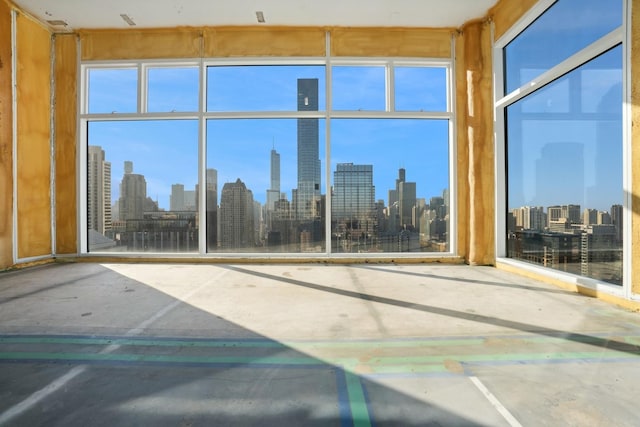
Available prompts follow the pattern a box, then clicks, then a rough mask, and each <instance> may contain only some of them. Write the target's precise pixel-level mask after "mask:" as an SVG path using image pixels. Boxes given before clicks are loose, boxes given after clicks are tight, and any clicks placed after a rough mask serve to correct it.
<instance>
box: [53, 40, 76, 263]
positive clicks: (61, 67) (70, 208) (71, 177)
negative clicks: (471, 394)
mask: <svg viewBox="0 0 640 427" xmlns="http://www.w3.org/2000/svg"><path fill="white" fill-rule="evenodd" d="M77 62H78V39H77V36H76V35H74V34H56V35H55V68H54V78H55V82H56V84H55V100H56V103H55V105H54V112H53V114H54V123H55V165H56V170H55V195H54V197H55V200H56V204H55V207H56V215H55V219H56V227H55V229H56V236H55V239H56V240H55V243H56V245H55V247H56V254H76V253H78V247H77V246H78V237H77V230H78V226H77V210H78V206H77V200H78V198H77V186H76V175H77V173H78V171H77V168H76V165H77V162H76V151H77V150H76V141H77V136H76V129H77V126H76V120H77V114H78V108H77V103H78V102H77V100H78V97H77V87H78V84H77V82H78V76H77V73H78V63H77Z"/></svg>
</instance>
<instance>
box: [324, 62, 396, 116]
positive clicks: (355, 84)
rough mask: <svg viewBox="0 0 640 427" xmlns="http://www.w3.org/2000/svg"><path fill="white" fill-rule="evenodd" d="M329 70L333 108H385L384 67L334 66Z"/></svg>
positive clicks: (376, 109)
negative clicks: (331, 81)
mask: <svg viewBox="0 0 640 427" xmlns="http://www.w3.org/2000/svg"><path fill="white" fill-rule="evenodd" d="M331 70H332V71H331V72H332V79H333V92H332V96H333V109H334V110H349V111H384V110H385V109H386V96H387V95H386V89H385V87H386V86H385V74H386V70H385V67H364V66H362V67H356V66H354V67H347V66H335V67H333V68H332V69H331Z"/></svg>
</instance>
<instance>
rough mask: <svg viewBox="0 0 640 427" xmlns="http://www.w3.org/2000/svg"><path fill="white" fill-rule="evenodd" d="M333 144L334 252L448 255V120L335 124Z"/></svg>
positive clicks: (390, 120) (363, 120) (334, 122)
mask: <svg viewBox="0 0 640 427" xmlns="http://www.w3.org/2000/svg"><path fill="white" fill-rule="evenodd" d="M331 141H332V142H331V171H332V176H333V182H332V188H333V192H332V204H331V214H332V216H331V240H332V243H331V245H332V248H331V249H332V253H343V252H349V253H356V252H447V251H449V224H450V223H449V206H450V200H449V123H448V121H447V120H401V119H335V120H332V122H331ZM391 147H393V148H391Z"/></svg>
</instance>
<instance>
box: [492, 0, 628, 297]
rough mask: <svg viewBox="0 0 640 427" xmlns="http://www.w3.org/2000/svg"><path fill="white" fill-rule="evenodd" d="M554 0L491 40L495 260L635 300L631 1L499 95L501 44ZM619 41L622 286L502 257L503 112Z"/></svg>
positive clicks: (504, 251)
mask: <svg viewBox="0 0 640 427" xmlns="http://www.w3.org/2000/svg"><path fill="white" fill-rule="evenodd" d="M557 1H558V0H540V1H539V2H538V3H537V4H535V5H534V6H533V7H532V8H531V9H530V10H529V11H528V12H527V13H526V14H524V15H523V16H522V17H521V19H520V20H518V21H517V22H516V23H515V24H514V25H513V26H512V27H511V28H510V29H509V30H508V31H507V32H506V33H505V34H504V35H502V36H501V37H500V38H499V39H498V40H494V42H493V70H494V76H493V81H494V85H493V86H494V129H495V159H496V160H495V162H496V163H495V170H496V174H495V189H496V193H495V195H496V197H495V200H496V202H495V211H496V218H495V220H496V222H495V224H496V227H495V229H496V238H495V242H496V246H495V250H496V258H497V261H498V262H500V263H503V264H507V265H511V266H514V267H517V268H519V269H522V270H523V271H530V272H532V273H535V274H539V275H542V276H545V277H549V278H551V279H555V280H559V281H561V282H564V283H570V284H574V285H577V286H581V287H586V288H589V289H592V290H594V291H597V292H604V293H608V294H611V295H615V296H619V297H623V298H626V299H635V300H640V295H637V294H633V293H632V290H631V263H632V257H631V221H632V215H631V194H632V192H631V137H630V136H631V120H630V117H631V89H630V88H631V85H630V82H631V70H630V66H629V58H630V55H631V47H630V46H631V33H630V31H631V23H630V20H631V1H630V0H622V1H623V8H622V10H623V22H622V24H621V26H620V27H618V28H617V29H614V30H613V31H611V32H610V33H609V34H606V35H604V36H603V37H601V38H599V39H598V40H596V41H594V42H593V43H591V44H590V45H588V46H586V47H585V48H583V49H582V50H580V51H579V52H576V53H575V54H573V55H571V56H570V57H569V58H567V59H566V60H564V61H562V62H560V63H559V64H556V65H555V66H554V67H552V68H551V69H549V70H547V71H545V72H544V73H542V74H541V75H539V76H538V77H536V78H534V79H533V80H531V81H529V82H526V83H525V84H524V85H522V86H521V87H519V88H517V89H515V90H513V91H511V92H510V93H504V79H505V76H504V66H505V64H504V48H505V47H506V46H507V44H508V43H509V42H511V41H512V40H513V39H515V38H516V37H517V36H518V35H519V34H520V33H521V32H522V31H524V30H525V29H526V28H527V26H529V25H530V24H531V23H532V22H533V21H534V20H536V19H537V18H538V17H539V16H540V15H542V14H543V13H544V12H545V11H546V10H547V9H549V8H550V7H551V6H553V5H554V4H555V3H556V2H557ZM620 44H622V49H623V59H622V74H623V76H622V81H623V114H622V126H623V129H622V144H623V149H622V153H623V154H622V163H623V164H622V168H623V183H622V185H623V191H624V199H623V224H624V229H623V233H624V235H623V248H622V250H623V254H622V257H623V258H622V260H623V261H622V265H623V272H622V286H618V285H614V284H611V283H607V282H604V281H600V280H596V279H592V278H589V277H585V276H580V275H574V274H570V273H565V272H562V271H559V270H553V269H551V268H546V267H542V266H537V265H535V264H531V263H527V262H525V261H520V260H517V259H514V258H507V247H506V242H507V236H506V229H507V215H506V214H507V205H506V200H507V192H506V185H507V182H506V180H507V176H506V168H505V166H506V161H507V159H506V129H505V120H504V114H505V111H506V108H507V107H508V106H510V105H512V104H513V103H515V102H517V101H519V100H521V99H523V98H524V97H526V96H528V95H529V94H531V93H533V92H535V91H536V90H538V89H539V88H541V87H543V86H545V85H546V84H548V83H550V82H552V81H554V80H556V79H558V78H560V77H561V76H563V75H565V74H567V73H568V72H570V71H571V70H573V69H575V68H577V67H579V66H581V65H582V64H584V63H586V62H588V61H590V60H592V59H594V58H595V57H597V56H598V55H600V54H602V53H604V52H606V51H607V50H609V49H611V48H613V47H615V46H617V45H620Z"/></svg>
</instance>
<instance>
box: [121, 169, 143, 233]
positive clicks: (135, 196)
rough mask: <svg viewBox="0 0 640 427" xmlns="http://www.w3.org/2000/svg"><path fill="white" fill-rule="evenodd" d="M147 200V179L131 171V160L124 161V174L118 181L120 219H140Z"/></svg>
mask: <svg viewBox="0 0 640 427" xmlns="http://www.w3.org/2000/svg"><path fill="white" fill-rule="evenodd" d="M146 202H147V181H146V180H145V179H144V176H143V175H139V174H135V173H133V162H131V161H125V162H124V176H123V177H122V182H121V183H120V203H119V208H120V220H121V221H126V220H130V219H142V218H143V217H144V210H145V204H146Z"/></svg>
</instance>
